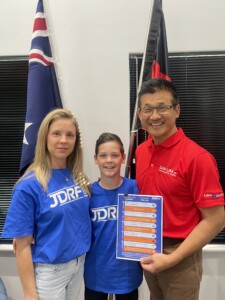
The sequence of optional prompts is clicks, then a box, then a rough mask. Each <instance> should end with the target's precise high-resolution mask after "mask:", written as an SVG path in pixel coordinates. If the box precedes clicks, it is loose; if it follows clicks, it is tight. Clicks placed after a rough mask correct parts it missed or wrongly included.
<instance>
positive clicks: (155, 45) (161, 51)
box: [143, 0, 171, 81]
mask: <svg viewBox="0 0 225 300" xmlns="http://www.w3.org/2000/svg"><path fill="white" fill-rule="evenodd" d="M149 78H164V79H167V80H170V81H171V79H170V77H169V66H168V48H167V37H166V27H165V20H164V14H163V10H162V0H154V3H153V8H152V17H151V23H150V28H149V33H148V40H147V46H146V53H145V60H144V71H143V81H145V80H147V79H149Z"/></svg>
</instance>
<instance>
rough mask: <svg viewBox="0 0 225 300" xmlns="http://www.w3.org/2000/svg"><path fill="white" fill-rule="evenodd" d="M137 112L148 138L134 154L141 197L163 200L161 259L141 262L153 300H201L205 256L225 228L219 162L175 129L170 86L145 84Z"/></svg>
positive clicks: (174, 96) (176, 114)
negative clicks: (211, 242) (154, 197)
mask: <svg viewBox="0 0 225 300" xmlns="http://www.w3.org/2000/svg"><path fill="white" fill-rule="evenodd" d="M138 107H139V112H138V115H139V118H140V120H141V123H142V126H143V128H144V129H145V130H147V132H148V133H149V135H150V138H149V139H148V140H147V141H145V142H143V143H142V144H141V145H139V147H138V148H137V151H136V179H137V184H138V187H139V192H140V194H148V195H162V197H163V253H162V254H159V253H157V254H154V255H152V256H150V257H145V258H143V259H141V264H142V267H143V269H144V270H145V277H146V281H147V284H148V286H149V289H150V293H151V296H152V299H153V300H183V299H185V300H197V299H199V288H200V281H201V277H202V256H201V250H202V248H203V246H205V245H206V244H207V243H208V242H209V241H210V240H211V239H212V238H213V237H214V236H215V235H216V234H217V233H218V232H220V231H221V229H222V227H223V222H224V194H223V190H222V187H221V185H220V183H219V173H218V169H217V165H216V161H215V159H214V158H213V156H212V155H211V154H210V153H209V152H208V151H206V150H205V149H203V148H202V147H200V146H199V145H197V144H196V143H195V142H194V141H192V140H190V139H189V138H187V137H186V136H185V134H184V132H183V130H182V129H181V128H179V129H178V128H177V127H176V119H177V118H178V117H179V115H180V105H179V100H178V95H177V92H176V88H175V87H174V85H173V84H172V83H171V82H169V81H166V80H164V79H151V80H148V81H146V82H144V83H143V84H142V87H141V90H140V92H139V99H138Z"/></svg>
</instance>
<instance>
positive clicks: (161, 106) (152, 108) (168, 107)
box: [138, 103, 179, 117]
mask: <svg viewBox="0 0 225 300" xmlns="http://www.w3.org/2000/svg"><path fill="white" fill-rule="evenodd" d="M178 104H179V103H175V104H171V105H165V104H164V105H159V106H151V107H149V108H145V111H144V110H143V109H144V107H140V108H138V110H139V111H140V112H142V113H143V114H145V115H146V116H149V117H151V116H152V115H153V113H154V110H156V111H157V114H159V115H166V114H167V113H168V112H169V110H170V109H171V108H175V107H176V106H177V105H178ZM160 108H165V109H166V111H165V112H161V113H160V112H159V111H158V109H160ZM149 109H151V110H152V112H151V113H150V112H149V111H146V110H149Z"/></svg>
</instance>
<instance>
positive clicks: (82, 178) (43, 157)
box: [19, 109, 90, 195]
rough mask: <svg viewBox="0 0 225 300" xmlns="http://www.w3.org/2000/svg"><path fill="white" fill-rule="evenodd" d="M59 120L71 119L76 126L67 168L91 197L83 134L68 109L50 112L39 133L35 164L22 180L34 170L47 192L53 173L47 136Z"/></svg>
mask: <svg viewBox="0 0 225 300" xmlns="http://www.w3.org/2000/svg"><path fill="white" fill-rule="evenodd" d="M59 119H69V120H71V121H73V123H74V125H75V128H76V142H75V146H74V149H73V151H72V153H71V154H70V155H69V156H68V157H67V167H68V168H69V169H70V171H71V173H72V175H73V179H74V180H75V181H77V182H78V184H79V185H80V186H81V187H82V188H83V189H84V190H85V191H86V192H87V193H88V194H89V195H90V181H89V179H88V177H87V176H86V175H85V173H84V172H83V149H82V140H81V133H80V130H79V126H78V123H77V120H76V119H75V117H74V115H73V114H72V112H71V111H69V110H67V109H55V110H53V111H51V112H49V113H48V114H47V115H46V117H45V118H44V119H43V121H42V123H41V126H40V128H39V131H38V136H37V143H36V149H35V156H34V162H33V163H32V164H31V165H30V166H29V168H28V169H27V170H26V172H25V174H24V175H23V176H22V178H23V177H24V176H25V175H26V174H27V173H28V172H29V171H31V170H34V175H35V176H36V178H37V180H38V181H39V182H40V183H41V185H42V186H43V189H44V190H45V191H46V189H47V185H48V182H49V179H50V177H51V172H52V165H51V158H50V154H49V152H48V149H47V136H48V132H49V127H50V126H51V124H52V123H53V122H55V121H56V120H59ZM22 178H21V179H22ZM21 179H20V180H21ZM20 180H19V181H20Z"/></svg>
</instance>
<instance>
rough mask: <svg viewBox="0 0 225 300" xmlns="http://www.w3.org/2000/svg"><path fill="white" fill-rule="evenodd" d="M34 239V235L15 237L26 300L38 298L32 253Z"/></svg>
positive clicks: (18, 264)
mask: <svg viewBox="0 0 225 300" xmlns="http://www.w3.org/2000/svg"><path fill="white" fill-rule="evenodd" d="M32 240H33V236H32V235H28V236H24V237H19V238H15V243H16V261H17V267H18V272H19V276H20V281H21V283H22V287H23V292H24V299H25V300H38V295H37V291H36V286H35V277H34V267H33V261H32V255H31V243H32Z"/></svg>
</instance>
